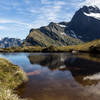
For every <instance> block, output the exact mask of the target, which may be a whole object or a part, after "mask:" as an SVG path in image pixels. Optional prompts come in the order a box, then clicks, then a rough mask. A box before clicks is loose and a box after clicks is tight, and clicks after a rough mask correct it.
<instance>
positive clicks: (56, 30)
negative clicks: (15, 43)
mask: <svg viewBox="0 0 100 100" xmlns="http://www.w3.org/2000/svg"><path fill="white" fill-rule="evenodd" d="M65 27H67V26H66V25H65V24H64V22H63V23H59V24H58V23H53V22H51V23H50V24H49V25H48V26H44V27H40V28H39V29H31V30H30V34H29V35H28V36H27V38H26V39H25V41H24V43H23V45H25V46H27V45H31V46H32V45H33V46H51V45H54V46H65V45H74V44H79V43H82V42H81V41H80V40H79V39H75V38H73V37H70V36H69V35H67V34H66V33H65Z"/></svg>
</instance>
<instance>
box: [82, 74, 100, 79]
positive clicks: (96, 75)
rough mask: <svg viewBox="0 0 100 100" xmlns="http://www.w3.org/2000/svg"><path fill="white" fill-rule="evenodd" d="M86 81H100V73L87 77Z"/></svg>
mask: <svg viewBox="0 0 100 100" xmlns="http://www.w3.org/2000/svg"><path fill="white" fill-rule="evenodd" d="M84 80H100V73H97V74H94V75H91V76H86V77H84Z"/></svg>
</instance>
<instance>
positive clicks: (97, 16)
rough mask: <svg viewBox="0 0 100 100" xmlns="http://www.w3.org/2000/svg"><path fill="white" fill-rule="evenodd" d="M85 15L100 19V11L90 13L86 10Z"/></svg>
mask: <svg viewBox="0 0 100 100" xmlns="http://www.w3.org/2000/svg"><path fill="white" fill-rule="evenodd" d="M84 15H86V16H89V17H93V18H96V19H98V20H100V13H90V14H88V13H85V12H84Z"/></svg>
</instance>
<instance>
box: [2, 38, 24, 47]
mask: <svg viewBox="0 0 100 100" xmlns="http://www.w3.org/2000/svg"><path fill="white" fill-rule="evenodd" d="M22 43H23V40H20V39H16V38H8V37H5V38H1V39H0V48H8V47H15V46H21V44H22Z"/></svg>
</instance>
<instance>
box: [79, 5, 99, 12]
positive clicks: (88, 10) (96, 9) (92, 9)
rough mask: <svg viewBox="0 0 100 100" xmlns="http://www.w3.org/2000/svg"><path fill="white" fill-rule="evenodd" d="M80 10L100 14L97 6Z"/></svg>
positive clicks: (84, 7)
mask: <svg viewBox="0 0 100 100" xmlns="http://www.w3.org/2000/svg"><path fill="white" fill-rule="evenodd" d="M80 10H81V11H82V12H85V13H100V9H99V8H98V7H97V6H95V5H94V6H86V5H85V6H83V7H82V8H81V9H80Z"/></svg>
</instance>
